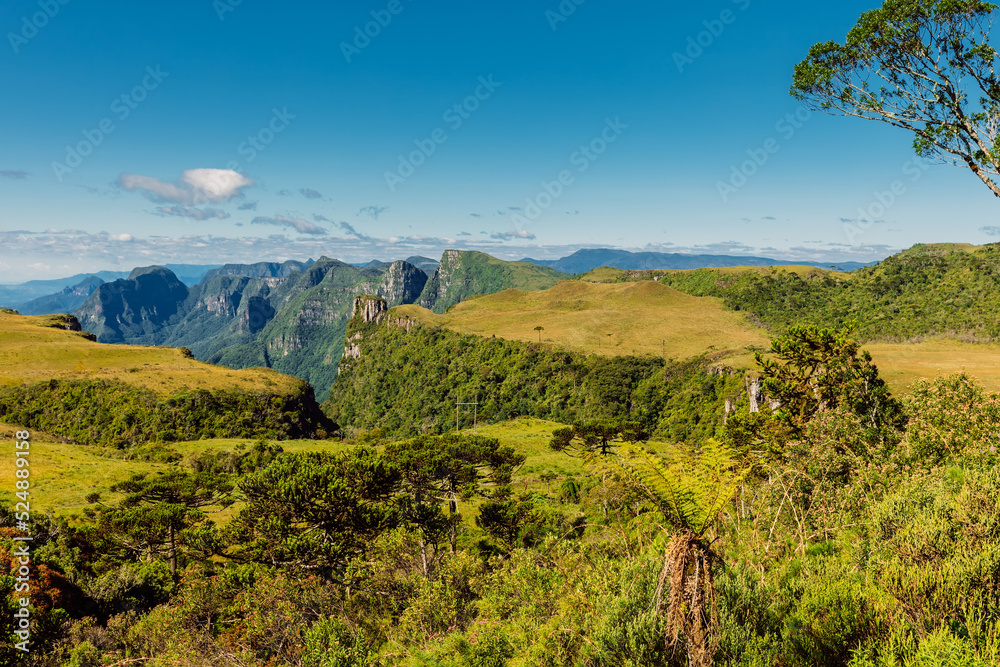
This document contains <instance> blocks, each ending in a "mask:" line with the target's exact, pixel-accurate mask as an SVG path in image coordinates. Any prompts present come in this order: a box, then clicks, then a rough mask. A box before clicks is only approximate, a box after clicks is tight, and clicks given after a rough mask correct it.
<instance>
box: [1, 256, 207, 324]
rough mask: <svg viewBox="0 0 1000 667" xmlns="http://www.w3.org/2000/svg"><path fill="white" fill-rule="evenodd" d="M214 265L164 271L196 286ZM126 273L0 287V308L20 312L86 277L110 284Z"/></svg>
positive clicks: (178, 266) (84, 275)
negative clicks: (33, 302) (25, 307)
mask: <svg viewBox="0 0 1000 667" xmlns="http://www.w3.org/2000/svg"><path fill="white" fill-rule="evenodd" d="M218 267H219V265H218V264H212V265H201V264H165V265H164V268H167V269H170V271H171V272H172V273H174V275H176V276H177V278H178V280H180V281H181V282H182V283H184V284H185V285H187V286H188V287H191V286H193V285H197V284H198V283H199V282H201V280H202V278H204V277H205V274H206V273H208V272H209V271H211V270H212V269H216V268H218ZM129 273H130V272H129V271H97V272H94V273H78V274H76V275H75V276H70V277H68V278H55V279H52V280H29V281H28V282H26V283H21V284H18V285H0V306H2V307H4V308H12V309H14V310H18V311H21V309H22V307H23V306H24V305H25V304H27V303H29V302H32V301H38V300H42V299H44V298H45V297H57V296H58V295H60V294H62V292H63V291H64V290H66V289H67V288H68V289H71V290H73V289H76V288H77V287H78V286H79V285H81V284H82V283H83V282H84V281H86V280H88V279H90V278H100V279H101V280H102V281H104V282H111V281H114V280H118V279H120V278H127V277H128V275H129ZM76 307H77V306H73V308H70V309H68V310H63V309H59V310H50V311H48V312H42V311H41V309H40V305H39V304H33V305H32V308H31V310H32V312H31V313H30V314H34V315H55V314H60V313H65V312H69V310H73V309H74V308H76ZM21 312H24V313H25V314H29V313H28V312H27V311H21Z"/></svg>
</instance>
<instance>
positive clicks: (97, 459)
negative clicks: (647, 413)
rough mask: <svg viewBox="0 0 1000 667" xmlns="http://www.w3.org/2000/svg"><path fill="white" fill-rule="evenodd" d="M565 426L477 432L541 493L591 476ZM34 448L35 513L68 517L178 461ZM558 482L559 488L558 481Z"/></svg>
mask: <svg viewBox="0 0 1000 667" xmlns="http://www.w3.org/2000/svg"><path fill="white" fill-rule="evenodd" d="M562 427H563V425H562V424H558V423H555V422H549V421H544V420H541V419H533V418H520V419H514V420H511V421H507V422H502V423H499V424H491V425H489V426H480V427H479V429H478V431H477V432H478V434H479V435H484V436H487V437H491V438H496V439H497V440H499V441H500V443H501V444H502V445H509V446H511V447H513V448H514V449H515V451H517V452H519V453H522V454H524V455H525V456H526V457H527V460H526V462H525V464H524V466H523V467H522V468H521V469H520V470H519V471H518V472H517V474H516V475H515V477H514V484H515V488H516V489H517V490H518V491H525V490H535V491H540V490H542V489H544V487H545V482H543V481H542V480H541V478H540V475H541V473H542V472H545V471H551V472H553V473H556V474H557V475H558V476H559V479H563V478H565V477H569V476H574V475H581V474H585V471H584V468H583V466H582V464H581V463H580V461H579V460H578V459H575V458H572V457H570V456H568V455H566V454H563V453H560V452H556V451H553V450H552V449H550V448H549V440H551V438H552V432H553V431H554V430H555V429H558V428H562ZM16 430H17V429H16V428H15V427H14V426H10V425H6V424H0V442H2V443H4V447H3V450H2V451H3V452H5V455H4V456H0V503H3V504H4V505H8V506H13V503H14V502H15V498H14V492H15V488H14V482H15V477H14V471H15V467H14V455H13V447H12V443H13V437H14V432H15V431H16ZM463 433H464V434H471V433H472V431H471V430H464V431H463ZM278 444H280V445H281V447H282V449H284V450H285V451H286V452H307V451H331V452H336V451H342V450H343V449H345V448H347V447H351V446H352V445H351V444H350V443H346V442H342V441H339V440H326V441H317V440H291V441H285V442H281V443H278ZM252 445H253V441H251V440H197V441H194V442H180V443H171V444H170V445H169V448H170V449H173V450H176V451H177V452H178V453H179V454H180V455H181V456H182V457H183V458H182V460H181V462H180V463H181V464H183V463H184V461H186V460H189V459H190V458H191V457H193V456H196V455H198V454H200V453H202V452H205V451H213V450H214V451H220V452H223V451H236V450H237V449H238V448H240V447H243V448H249V447H250V446H252ZM30 451H31V454H30V457H31V468H30V470H31V477H30V480H31V508H32V511H33V512H41V513H45V512H49V511H51V512H54V513H56V514H60V515H64V516H71V515H76V514H79V513H80V512H82V510H83V508H84V507H86V506H87V505H88V503H87V501H86V496H87V495H88V494H90V493H94V492H97V493H100V494H101V497H102V500H103V501H105V502H107V501H114V500H115V499H116V496H115V494H112V493H110V491H109V489H110V488H111V486H112V485H114V484H115V483H116V482H120V481H123V480H125V479H127V478H128V477H130V476H131V475H133V474H135V473H142V472H146V473H154V472H157V471H165V470H169V469H170V468H171V467H173V466H176V465H178V464H170V463H155V462H147V461H137V460H124V459H122V458H121V454H122V453H121V452H113V453H112V454H111V456H103V455H102V452H101V450H100V449H99V448H97V447H90V446H86V445H72V444H66V443H60V442H57V441H55V440H54V439H53V438H51V437H49V436H47V435H46V434H44V433H37V432H35V433H32V436H31V450H30ZM553 484H555V486H556V487H557V486H558V482H554V483H553ZM230 514H231V510H230V511H228V512H223V513H220V515H219V516H218V517H217V518H219V519H222V520H224V519H225V518H226V517H228V516H229V515H230Z"/></svg>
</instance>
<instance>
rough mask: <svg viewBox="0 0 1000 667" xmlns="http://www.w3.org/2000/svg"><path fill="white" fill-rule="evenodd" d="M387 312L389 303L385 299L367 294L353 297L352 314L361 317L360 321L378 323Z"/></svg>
mask: <svg viewBox="0 0 1000 667" xmlns="http://www.w3.org/2000/svg"><path fill="white" fill-rule="evenodd" d="M388 312H389V304H388V303H386V301H385V299H380V298H378V297H373V296H367V295H361V296H359V297H357V298H355V299H354V316H355V317H359V318H361V321H362V322H365V323H368V324H372V323H375V324H378V323H379V322H381V321H382V318H383V316H384V315H385V314H386V313H388Z"/></svg>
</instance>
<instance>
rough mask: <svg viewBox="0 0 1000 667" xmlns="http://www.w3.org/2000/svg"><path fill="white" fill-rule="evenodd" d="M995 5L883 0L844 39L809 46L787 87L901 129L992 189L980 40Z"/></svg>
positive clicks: (997, 141) (987, 71)
mask: <svg viewBox="0 0 1000 667" xmlns="http://www.w3.org/2000/svg"><path fill="white" fill-rule="evenodd" d="M996 8H997V7H996V5H993V4H991V3H988V2H980V1H979V0H886V2H885V3H884V4H883V5H882V7H881V8H879V9H876V10H873V11H869V12H866V13H864V14H863V15H862V16H861V18H860V19H859V20H858V23H857V25H856V26H855V27H854V28H853V29H852V30H851V31H850V32H849V33H848V35H847V39H846V40H845V42H844V44H838V43H836V42H832V41H831V42H825V43H821V44H816V45H814V46H813V47H812V48H811V49H810V50H809V55H808V56H807V57H806V59H805V60H803V61H802V62H801V63H799V64H798V65H796V67H795V75H794V83H793V86H792V90H791V92H792V95H793V96H795V97H796V98H798V99H800V100H803V101H805V102H806V104H807V105H808V106H809V107H811V108H813V109H818V110H821V111H824V112H826V113H830V114H832V115H838V116H855V117H857V118H864V119H866V120H878V121H882V122H885V123H888V124H890V125H893V126H895V127H900V128H903V129H906V130H909V131H911V132H913V133H914V142H913V146H914V149H915V150H916V152H917V153H918V154H919V155H921V156H923V157H933V158H937V159H940V160H942V161H944V162H946V163H949V164H955V165H960V166H967V167H968V168H969V169H971V170H972V172H973V173H975V175H976V176H977V177H979V178H980V179H981V180H982V181H983V183H985V184H986V186H987V187H988V188H989V189H990V190H991V191H992V192H993V194H994V195H996V196H998V197H1000V185H998V183H997V180H996V179H995V177H996V176H998V175H1000V136H998V129H1000V79H998V78H997V76H996V73H995V69H994V66H995V61H996V58H997V53H996V51H995V50H994V49H993V48H992V47H991V46H990V44H989V38H990V31H991V28H992V13H993V11H994V10H995V9H996Z"/></svg>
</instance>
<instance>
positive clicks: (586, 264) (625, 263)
mask: <svg viewBox="0 0 1000 667" xmlns="http://www.w3.org/2000/svg"><path fill="white" fill-rule="evenodd" d="M522 261H525V262H531V263H532V264H538V265H539V266H547V267H550V268H553V269H555V270H556V271H562V272H563V273H572V274H577V273H586V272H587V271H591V270H593V269H596V268H598V267H602V266H607V267H610V268H612V269H626V270H632V271H651V270H657V269H673V270H685V269H716V268H726V267H734V266H815V267H818V268H821V269H829V270H831V271H854V270H855V269H860V268H861V267H863V266H870V265H871V264H873V263H874V262H870V263H868V264H862V263H860V262H841V263H838V264H829V263H827V264H823V263H819V262H808V261H798V260H796V261H785V260H779V259H770V258H767V257H748V256H743V255H686V254H681V253H664V252H629V251H627V250H612V249H608V248H599V249H586V250H577V251H576V252H575V253H573V254H572V255H570V256H568V257H563V258H562V259H554V260H543V259H530V258H525V259H524V260H522Z"/></svg>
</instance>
